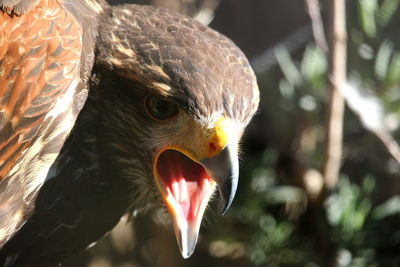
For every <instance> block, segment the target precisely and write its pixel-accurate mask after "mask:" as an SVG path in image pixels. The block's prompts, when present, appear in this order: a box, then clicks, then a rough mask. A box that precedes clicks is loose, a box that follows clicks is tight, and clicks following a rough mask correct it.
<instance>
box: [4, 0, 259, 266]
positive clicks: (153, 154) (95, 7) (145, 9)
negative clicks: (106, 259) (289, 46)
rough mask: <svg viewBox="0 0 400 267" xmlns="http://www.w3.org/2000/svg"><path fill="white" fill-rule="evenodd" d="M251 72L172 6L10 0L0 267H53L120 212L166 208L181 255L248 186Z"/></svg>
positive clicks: (253, 94) (240, 57) (253, 95)
mask: <svg viewBox="0 0 400 267" xmlns="http://www.w3.org/2000/svg"><path fill="white" fill-rule="evenodd" d="M258 103H259V91H258V87H257V83H256V79H255V75H254V73H253V71H252V69H251V67H250V65H249V62H248V60H247V59H246V57H245V56H244V54H243V53H242V52H241V50H240V49H239V48H238V47H237V46H236V45H235V44H234V43H233V42H232V41H231V40H229V39H228V38H227V37H225V36H223V35H222V34H220V33H218V32H216V31H214V30H212V29H210V28H209V27H207V26H205V25H203V24H201V23H198V22H196V21H195V20H193V19H191V18H189V17H186V16H183V15H180V14H177V13H175V12H173V11H170V10H167V9H160V8H154V7H150V6H142V5H120V6H109V5H107V4H106V3H105V2H101V1H96V0H0V264H1V266H14V267H15V266H54V265H57V264H58V263H59V262H62V261H63V260H64V259H66V258H67V257H69V256H71V255H73V254H74V253H76V252H79V251H81V250H83V249H85V248H86V247H88V245H90V244H91V243H93V242H95V241H97V240H99V239H100V238H101V237H102V236H104V235H105V234H106V233H107V232H108V231H110V230H111V229H112V228H113V227H114V226H115V225H116V224H117V222H118V221H119V220H120V218H121V216H123V215H124V214H127V213H128V214H129V213H132V212H133V211H135V210H138V209H140V208H141V207H144V206H146V205H156V206H157V205H160V206H164V207H165V209H166V210H167V211H168V213H169V215H170V218H171V222H172V226H173V229H174V232H175V235H176V239H177V243H178V246H179V248H180V251H181V253H182V256H183V257H184V258H187V257H189V256H190V255H191V254H192V253H193V251H194V248H195V245H196V242H197V237H198V233H199V228H200V225H201V221H202V217H203V214H204V212H205V210H206V208H207V206H208V203H209V201H210V199H212V196H213V195H214V193H215V194H217V197H218V199H219V201H218V211H219V213H220V214H224V213H225V212H226V210H227V209H228V208H229V206H230V205H231V203H232V200H233V198H234V195H235V192H236V189H237V185H238V175H239V169H238V165H239V163H238V151H239V142H240V139H241V137H242V135H243V132H244V130H245V127H246V126H247V125H248V123H249V122H250V120H251V118H252V116H253V115H254V113H255V112H256V110H257V107H258Z"/></svg>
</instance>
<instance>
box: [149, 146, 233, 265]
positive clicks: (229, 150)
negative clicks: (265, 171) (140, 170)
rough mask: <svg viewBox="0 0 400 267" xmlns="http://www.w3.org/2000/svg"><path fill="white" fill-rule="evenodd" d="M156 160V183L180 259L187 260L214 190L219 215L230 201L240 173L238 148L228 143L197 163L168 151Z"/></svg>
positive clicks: (173, 151) (181, 154)
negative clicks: (216, 195)
mask: <svg viewBox="0 0 400 267" xmlns="http://www.w3.org/2000/svg"><path fill="white" fill-rule="evenodd" d="M156 161H157V162H156V164H155V165H156V169H155V170H154V173H155V178H156V183H157V186H158V188H159V190H160V192H161V195H162V198H163V200H164V202H165V204H166V207H167V209H168V212H169V213H170V215H171V218H172V223H173V226H174V230H175V235H176V239H177V242H178V246H179V248H180V251H181V254H182V257H183V258H188V257H190V256H191V255H192V253H193V251H194V248H195V246H196V243H197V238H198V233H199V229H200V225H201V220H202V217H203V214H204V211H205V209H206V207H207V204H208V202H209V200H210V198H211V195H212V194H213V192H214V191H215V188H216V187H218V191H219V195H220V198H219V213H220V214H221V215H222V214H224V213H225V212H226V210H227V209H228V208H229V206H230V205H231V203H232V201H233V198H234V196H235V192H236V188H237V184H238V174H239V167H238V165H239V164H238V157H237V149H236V146H233V145H230V144H228V145H226V146H225V147H224V148H223V149H222V150H221V151H220V152H219V153H218V154H216V155H213V156H212V157H209V158H206V159H203V160H201V161H200V162H196V161H194V160H192V159H191V158H190V157H188V156H186V155H185V154H184V153H182V152H180V151H177V150H173V149H168V150H164V151H163V152H161V153H160V154H159V155H158V156H157V158H156Z"/></svg>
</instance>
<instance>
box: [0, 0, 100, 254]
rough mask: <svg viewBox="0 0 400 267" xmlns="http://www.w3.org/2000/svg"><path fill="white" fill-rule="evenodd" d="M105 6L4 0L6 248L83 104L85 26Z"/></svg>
mask: <svg viewBox="0 0 400 267" xmlns="http://www.w3.org/2000/svg"><path fill="white" fill-rule="evenodd" d="M10 2H14V5H13V4H12V3H11V4H10ZM67 2H68V3H67ZM29 3H30V4H29ZM7 4H8V5H7ZM18 5H22V6H24V7H25V8H24V9H21V10H22V12H15V10H16V9H15V8H18ZM93 7H96V8H99V9H98V10H94V9H93ZM80 8H81V9H82V10H83V12H80V10H79V9H80ZM71 9H73V10H72V11H70V10H71ZM13 10H14V11H13ZM18 10H20V9H18ZM100 11H101V8H100V6H98V5H96V2H94V1H92V0H85V1H77V2H76V3H75V2H74V1H66V4H65V6H64V4H63V1H59V0H37V1H36V0H12V1H11V0H0V247H1V245H2V244H3V243H4V242H5V241H6V240H7V239H8V238H9V237H10V236H11V235H12V234H13V233H14V232H15V231H16V230H17V229H18V227H19V226H20V225H21V223H22V222H23V217H24V216H26V214H25V210H26V209H27V208H28V206H29V203H30V201H31V199H32V198H33V197H34V196H35V194H36V192H37V190H38V189H39V188H40V186H41V185H42V183H43V182H44V180H45V179H46V175H47V172H48V170H49V167H50V166H51V164H52V163H53V162H54V160H55V158H56V156H57V154H58V153H59V150H60V149H61V147H62V145H63V143H64V141H65V138H66V136H67V135H68V133H69V131H70V130H71V128H72V126H73V124H74V122H75V119H76V116H77V110H78V111H79V110H80V108H81V107H82V102H83V101H82V99H83V100H84V99H85V97H86V88H85V82H86V81H85V79H86V77H87V75H88V71H90V68H91V63H92V62H91V60H87V59H86V58H89V59H90V58H93V56H92V53H93V44H94V38H92V39H91V40H88V36H89V37H93V36H94V34H87V33H84V31H85V30H86V31H88V30H92V31H93V30H94V26H93V25H94V24H95V15H94V14H96V13H98V12H100ZM84 22H85V23H86V24H88V25H84ZM85 36H86V37H85ZM83 41H86V43H85V48H83ZM88 65H90V66H88Z"/></svg>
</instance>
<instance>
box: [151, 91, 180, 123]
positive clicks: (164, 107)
mask: <svg viewBox="0 0 400 267" xmlns="http://www.w3.org/2000/svg"><path fill="white" fill-rule="evenodd" d="M146 110H147V112H148V113H149V114H150V116H151V117H152V118H153V119H156V120H160V121H163V120H167V119H169V118H172V117H174V116H175V115H176V114H177V113H178V108H177V106H176V105H175V103H174V102H172V101H169V100H167V99H165V98H162V97H159V96H156V95H152V96H149V97H148V98H147V100H146Z"/></svg>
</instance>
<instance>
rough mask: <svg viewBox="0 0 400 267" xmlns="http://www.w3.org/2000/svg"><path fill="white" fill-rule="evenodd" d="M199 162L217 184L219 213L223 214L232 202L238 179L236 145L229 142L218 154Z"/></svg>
mask: <svg viewBox="0 0 400 267" xmlns="http://www.w3.org/2000/svg"><path fill="white" fill-rule="evenodd" d="M200 164H201V165H202V166H203V167H204V168H205V169H206V171H207V173H208V174H209V175H210V176H211V177H212V179H213V180H214V181H215V182H216V183H217V185H218V191H219V205H218V213H219V215H224V214H225V212H226V211H227V210H228V209H229V207H230V206H231V204H232V201H233V198H234V197H235V194H236V189H237V185H238V181H239V160H238V156H237V151H236V147H234V146H233V145H231V144H229V145H227V146H226V147H225V148H224V149H223V150H222V151H221V152H220V153H219V154H218V155H216V156H214V157H212V158H207V159H204V160H202V161H201V162H200Z"/></svg>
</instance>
